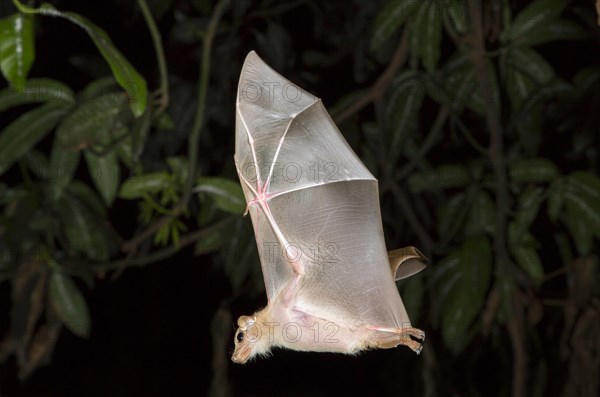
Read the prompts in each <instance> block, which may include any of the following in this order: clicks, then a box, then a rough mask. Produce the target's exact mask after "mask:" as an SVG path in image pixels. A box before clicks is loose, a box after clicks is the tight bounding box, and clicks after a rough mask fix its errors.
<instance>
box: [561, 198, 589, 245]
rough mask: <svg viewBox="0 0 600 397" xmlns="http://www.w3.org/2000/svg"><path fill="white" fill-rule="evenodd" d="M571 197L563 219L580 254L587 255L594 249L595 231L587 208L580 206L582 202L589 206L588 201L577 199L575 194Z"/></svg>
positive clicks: (567, 202)
mask: <svg viewBox="0 0 600 397" xmlns="http://www.w3.org/2000/svg"><path fill="white" fill-rule="evenodd" d="M571 198H572V199H571V200H566V212H565V213H564V214H563V215H562V217H561V221H562V223H564V224H565V225H566V226H567V229H568V230H569V233H570V235H571V239H572V240H573V242H574V243H575V247H576V248H577V252H578V253H579V255H580V256H586V255H589V254H590V253H591V251H592V247H593V241H594V232H593V230H592V227H591V225H590V224H589V222H588V219H587V213H586V210H584V209H582V208H580V207H579V205H582V204H583V206H584V207H585V206H587V205H586V203H585V202H584V201H582V200H576V199H575V198H574V197H573V196H572V197H571Z"/></svg>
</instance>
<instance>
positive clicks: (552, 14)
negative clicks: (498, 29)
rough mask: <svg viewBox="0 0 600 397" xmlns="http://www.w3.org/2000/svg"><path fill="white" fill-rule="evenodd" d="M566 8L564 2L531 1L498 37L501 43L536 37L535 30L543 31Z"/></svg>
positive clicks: (551, 0) (549, 0)
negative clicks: (529, 36)
mask: <svg viewBox="0 0 600 397" xmlns="http://www.w3.org/2000/svg"><path fill="white" fill-rule="evenodd" d="M566 6H567V3H566V2H565V1H564V0H535V1H532V2H531V3H529V4H528V5H527V7H525V8H524V9H523V11H521V12H520V13H519V14H518V15H517V16H516V17H515V19H514V21H513V22H512V24H511V25H510V26H509V27H507V28H506V29H505V30H504V31H503V32H502V34H501V35H500V40H501V41H502V42H509V41H514V40H516V39H521V38H522V37H526V36H528V35H534V36H537V34H536V30H538V29H543V28H544V27H545V26H547V25H548V24H549V23H550V22H552V21H553V20H554V19H556V18H557V17H558V16H559V15H560V14H561V13H562V11H563V10H564V8H565V7H566Z"/></svg>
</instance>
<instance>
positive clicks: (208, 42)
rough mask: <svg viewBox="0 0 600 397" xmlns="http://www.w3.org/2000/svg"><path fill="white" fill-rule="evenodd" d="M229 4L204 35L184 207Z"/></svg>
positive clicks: (224, 3) (221, 6) (220, 9)
mask: <svg viewBox="0 0 600 397" xmlns="http://www.w3.org/2000/svg"><path fill="white" fill-rule="evenodd" d="M228 4H229V0H220V1H219V2H218V3H217V5H216V6H215V8H214V11H213V14H212V17H211V18H210V22H209V24H208V29H207V30H206V34H205V35H204V43H203V44H204V45H203V48H202V59H201V61H200V82H199V84H198V109H197V110H196V118H195V119H194V124H193V126H192V132H191V133H190V139H189V143H188V160H189V171H188V172H189V173H188V175H189V176H188V180H187V183H186V185H185V190H184V192H183V198H182V199H183V203H184V204H183V206H184V207H185V206H186V205H187V203H188V201H189V199H190V196H191V194H192V187H193V185H194V181H195V179H196V177H195V175H196V165H197V162H198V142H199V139H200V131H201V130H202V124H203V123H204V114H205V112H206V109H205V108H206V91H207V87H208V80H209V78H210V62H211V54H212V43H213V40H214V37H215V33H216V32H217V26H218V24H219V21H220V20H221V16H223V11H224V10H225V7H226V6H227V5H228Z"/></svg>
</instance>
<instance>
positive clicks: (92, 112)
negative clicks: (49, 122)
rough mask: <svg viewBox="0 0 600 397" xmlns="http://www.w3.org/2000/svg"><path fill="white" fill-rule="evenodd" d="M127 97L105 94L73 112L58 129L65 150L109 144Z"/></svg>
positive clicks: (57, 132)
mask: <svg viewBox="0 0 600 397" xmlns="http://www.w3.org/2000/svg"><path fill="white" fill-rule="evenodd" d="M124 104H125V95H124V94H122V93H110V94H105V95H103V96H101V97H99V98H97V99H96V100H94V101H92V102H85V103H83V104H82V105H81V106H80V107H78V108H77V109H76V110H75V111H73V112H72V113H71V114H70V115H69V116H68V117H66V118H65V119H64V120H63V122H62V123H61V124H60V126H59V127H58V130H57V131H56V134H57V136H58V139H59V142H60V144H61V145H62V146H63V148H65V149H76V150H81V149H85V148H87V147H89V146H91V145H92V144H94V143H96V142H102V143H104V144H108V143H109V142H108V141H109V140H110V137H109V133H110V132H111V131H112V129H113V128H114V127H115V124H116V123H117V121H118V120H119V115H120V113H122V111H123V106H124Z"/></svg>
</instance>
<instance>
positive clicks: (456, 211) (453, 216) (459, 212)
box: [438, 193, 468, 239]
mask: <svg viewBox="0 0 600 397" xmlns="http://www.w3.org/2000/svg"><path fill="white" fill-rule="evenodd" d="M465 201H466V195H465V194H464V193H458V194H456V195H454V196H452V197H451V198H450V199H449V200H445V201H444V202H443V203H442V205H441V207H440V212H439V215H438V230H439V233H440V237H441V238H443V239H446V238H448V236H450V235H454V232H455V231H456V229H460V228H462V225H463V224H464V221H465V218H466V216H467V211H468V206H467V205H466V203H465Z"/></svg>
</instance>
